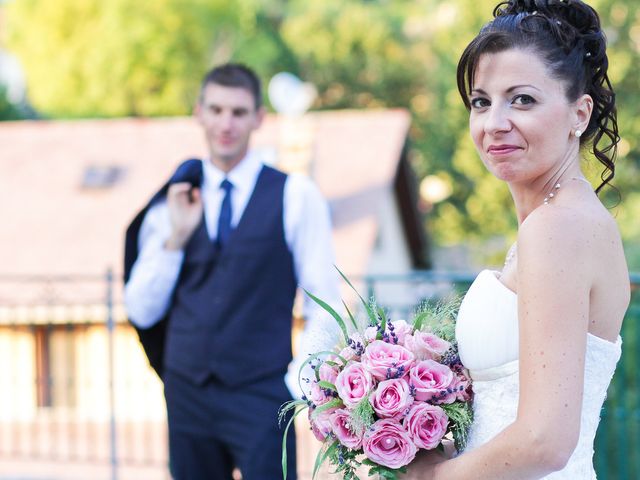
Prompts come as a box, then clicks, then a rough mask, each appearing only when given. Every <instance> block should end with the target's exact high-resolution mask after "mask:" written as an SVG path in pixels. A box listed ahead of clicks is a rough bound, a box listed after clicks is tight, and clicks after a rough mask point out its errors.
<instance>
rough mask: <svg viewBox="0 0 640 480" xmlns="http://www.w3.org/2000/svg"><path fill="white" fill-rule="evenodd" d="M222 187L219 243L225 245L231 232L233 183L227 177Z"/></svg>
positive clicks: (221, 245)
mask: <svg viewBox="0 0 640 480" xmlns="http://www.w3.org/2000/svg"><path fill="white" fill-rule="evenodd" d="M220 188H221V189H223V190H224V198H223V199H222V205H220V216H219V217H218V239H217V243H218V245H219V246H220V247H224V244H225V243H226V242H227V239H228V238H229V235H230V234H231V189H232V188H233V184H232V183H231V182H230V181H229V180H227V179H226V178H225V179H224V180H223V181H222V183H221V184H220Z"/></svg>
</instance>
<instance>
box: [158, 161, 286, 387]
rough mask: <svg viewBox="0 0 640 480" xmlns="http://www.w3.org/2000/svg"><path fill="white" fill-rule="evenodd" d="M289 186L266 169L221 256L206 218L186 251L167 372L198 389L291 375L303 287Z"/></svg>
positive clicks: (173, 308)
mask: <svg viewBox="0 0 640 480" xmlns="http://www.w3.org/2000/svg"><path fill="white" fill-rule="evenodd" d="M286 178H287V177H286V175H285V174H284V173H282V172H279V171H277V170H274V169H273V168H270V167H266V166H265V167H263V169H262V171H261V172H260V174H259V176H258V181H257V183H256V187H255V189H254V191H253V194H252V196H251V198H250V200H249V203H248V204H247V207H246V209H245V211H244V213H243V215H242V218H241V220H240V223H239V224H238V226H237V227H236V229H235V230H234V231H233V232H232V233H231V235H230V237H229V239H228V241H227V243H226V245H225V247H224V248H222V249H221V250H220V249H218V248H217V247H216V244H215V242H213V241H212V240H211V239H210V238H209V235H208V233H207V230H206V226H205V222H204V217H203V219H202V221H201V223H200V225H199V227H198V228H197V229H196V231H195V232H194V234H193V236H192V238H191V239H190V241H189V243H188V244H187V246H186V249H185V260H184V264H183V267H182V271H181V273H180V278H179V281H178V284H177V286H176V290H175V292H174V296H173V302H172V306H171V309H170V311H169V318H168V325H167V336H166V344H165V352H164V368H166V369H170V370H172V371H175V372H176V373H179V374H181V375H183V376H186V377H188V378H189V379H191V381H193V382H194V383H202V382H204V381H206V380H207V379H208V378H209V377H214V378H215V379H217V380H219V381H221V382H222V383H224V384H227V385H229V386H238V385H241V384H245V383H248V382H251V381H252V380H255V379H259V378H263V377H266V376H269V375H274V374H277V373H281V374H282V375H284V373H285V372H286V369H287V365H288V364H289V362H290V361H291V320H292V308H293V300H294V297H295V292H296V284H297V281H296V276H295V270H294V263H293V256H292V254H291V252H290V251H289V248H288V246H287V243H286V240H285V234H284V224H283V198H284V185H285V181H286Z"/></svg>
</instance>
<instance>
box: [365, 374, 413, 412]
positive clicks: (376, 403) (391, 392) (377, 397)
mask: <svg viewBox="0 0 640 480" xmlns="http://www.w3.org/2000/svg"><path fill="white" fill-rule="evenodd" d="M369 402H370V403H371V406H372V407H373V410H374V411H375V412H376V413H377V414H378V416H379V417H381V418H394V419H396V420H400V419H401V418H402V417H403V416H404V415H406V413H407V410H408V408H409V407H410V406H411V404H412V403H413V397H412V396H411V389H410V388H409V383H408V382H407V381H406V380H405V379H404V378H394V379H391V380H384V381H382V382H380V383H379V384H378V387H377V388H376V389H375V391H374V392H373V394H372V395H371V396H370V397H369Z"/></svg>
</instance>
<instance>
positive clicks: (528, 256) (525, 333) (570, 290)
mask: <svg viewBox="0 0 640 480" xmlns="http://www.w3.org/2000/svg"><path fill="white" fill-rule="evenodd" d="M588 227H589V225H588V222H587V221H586V220H585V219H584V217H582V216H581V215H579V214H576V213H574V212H571V211H569V210H567V209H564V208H562V207H557V206H549V207H545V208H540V209H538V210H536V211H535V212H533V213H532V214H531V215H530V216H529V218H527V220H526V221H525V222H524V223H523V225H522V226H521V228H520V233H519V236H518V282H517V285H518V312H519V329H520V400H519V404H518V415H517V419H516V421H515V422H514V423H512V424H511V425H510V426H509V427H507V428H506V429H505V430H503V431H502V432H501V433H500V434H499V435H497V436H496V437H495V438H494V439H493V440H491V441H490V442H488V443H487V444H485V445H483V446H482V447H480V448H478V449H476V450H473V451H471V452H469V453H464V454H463V455H460V456H459V457H457V458H455V459H453V460H448V461H445V462H442V463H439V464H436V465H428V466H425V468H424V469H421V470H422V475H421V476H418V478H423V479H434V480H441V479H446V480H458V479H479V478H481V479H505V480H506V479H514V480H524V479H538V478H541V477H543V476H545V475H547V474H549V473H551V472H553V471H556V470H560V469H562V468H563V467H564V465H565V464H566V462H567V461H568V459H569V457H570V456H571V454H572V453H573V450H574V449H575V447H576V444H577V441H578V437H579V433H580V416H581V409H582V393H583V382H584V361H585V350H586V335H587V329H588V316H589V292H590V288H591V285H592V279H593V277H594V274H595V272H593V267H592V265H593V262H592V261H591V260H590V256H589V252H588V250H589V249H588V239H589V238H590V235H591V232H590V229H589V228H588ZM499 408H500V405H496V409H499ZM415 473H417V472H416V471H414V474H415Z"/></svg>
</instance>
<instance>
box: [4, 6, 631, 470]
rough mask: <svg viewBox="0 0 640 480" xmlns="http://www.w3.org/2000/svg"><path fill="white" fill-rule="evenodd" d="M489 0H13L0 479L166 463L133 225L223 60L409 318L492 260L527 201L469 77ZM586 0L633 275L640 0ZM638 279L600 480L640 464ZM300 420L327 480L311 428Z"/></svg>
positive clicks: (345, 240) (350, 267) (285, 154)
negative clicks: (128, 235) (601, 54)
mask: <svg viewBox="0 0 640 480" xmlns="http://www.w3.org/2000/svg"><path fill="white" fill-rule="evenodd" d="M494 3H495V2H494V1H493V0H492V1H487V0H473V1H472V0H447V1H446V2H445V1H438V0H412V1H409V0H406V1H405V0H322V1H317V2H309V1H305V0H236V1H232V2H230V1H227V0H153V1H151V0H137V1H134V0H108V1H104V0H102V1H100V0H0V120H2V121H3V122H1V123H0V205H2V207H0V212H1V217H0V222H1V225H2V228H1V229H0V265H1V267H0V361H1V362H2V365H3V366H4V368H2V370H1V371H0V479H1V480H9V479H12V480H15V479H18V478H20V479H34V480H35V479H49V480H54V479H55V480H67V479H89V478H90V479H94V478H95V479H103V478H104V479H107V478H112V479H116V478H120V479H125V478H135V479H143V480H144V479H149V480H154V479H167V478H169V476H168V473H167V468H166V463H167V459H166V432H165V427H164V421H165V418H164V415H165V414H164V400H163V397H162V386H161V384H160V382H159V381H158V380H157V378H156V377H155V376H154V374H153V372H152V371H151V370H150V369H149V368H148V367H147V364H146V360H145V358H144V356H143V354H142V351H141V349H140V347H139V345H138V343H137V339H136V336H135V332H134V331H133V330H132V329H131V328H130V327H129V326H128V324H127V322H126V317H125V314H124V311H123V308H122V282H121V275H122V267H121V256H122V246H123V245H122V244H123V237H124V229H125V228H126V225H127V224H128V222H129V221H130V220H131V219H132V218H133V215H134V214H135V213H136V211H137V210H138V209H139V208H141V207H142V206H143V205H144V202H145V201H146V199H148V197H149V196H150V195H151V194H152V193H153V192H154V191H155V189H156V188H157V187H158V186H159V185H160V184H161V183H162V182H163V181H164V180H165V179H166V178H167V177H168V175H169V174H170V173H171V172H172V171H173V169H174V168H175V165H176V164H177V163H178V162H179V161H181V160H183V159H185V158H188V157H191V156H202V155H205V154H206V151H205V145H204V141H203V139H202V138H201V132H200V130H199V128H198V126H197V125H196V124H195V123H194V121H193V119H192V118H191V117H190V114H191V111H192V108H193V105H194V102H195V100H196V95H197V92H198V88H199V83H200V80H201V77H202V75H203V74H204V73H205V72H206V71H207V70H208V69H209V67H211V66H213V65H215V64H219V63H222V62H226V61H229V60H232V61H235V62H243V63H246V64H247V65H250V66H251V67H252V68H254V69H255V70H256V71H257V72H258V73H259V75H260V77H261V79H262V81H263V87H264V89H265V92H266V91H268V93H269V95H268V96H267V106H268V109H269V111H270V114H269V116H268V118H267V121H266V122H265V125H264V126H263V127H262V128H261V129H260V130H259V131H258V132H257V133H256V135H255V136H254V137H255V138H254V140H255V141H254V144H253V147H254V148H256V149H260V150H262V151H263V153H264V154H265V156H266V157H267V158H269V159H271V161H272V163H273V164H275V165H277V166H278V167H279V168H282V169H285V170H288V171H296V172H302V173H305V174H307V175H309V176H311V177H312V178H313V179H314V181H315V182H316V183H317V184H318V185H319V186H320V188H321V190H322V192H323V193H324V195H325V196H326V197H327V199H328V200H329V203H330V207H331V211H332V217H333V224H334V240H335V243H336V250H337V261H338V266H339V267H340V268H341V269H342V270H343V271H344V272H345V273H347V275H349V276H350V277H351V278H353V279H355V280H357V283H358V286H359V288H360V289H361V290H362V291H363V292H366V293H367V294H375V295H376V296H377V297H378V298H379V299H380V301H381V303H383V304H385V305H386V306H387V307H388V308H389V309H390V311H391V313H392V315H395V316H396V317H400V316H407V315H410V312H411V309H412V307H413V306H415V305H416V304H417V303H419V302H420V301H421V300H423V299H426V298H431V297H434V296H438V295H441V294H442V293H444V292H448V291H450V290H451V289H456V290H457V291H460V292H463V291H464V289H465V288H466V287H467V286H468V284H469V282H470V281H471V280H472V279H473V278H474V275H475V273H477V271H478V270H479V269H481V268H484V267H486V266H496V267H499V266H500V265H501V263H502V261H503V259H504V255H505V252H506V250H507V249H508V247H509V245H510V244H511V243H512V242H513V240H514V239H515V233H516V218H515V215H514V212H513V209H512V204H511V198H510V195H509V192H508V190H507V188H506V186H505V185H504V184H502V183H501V182H498V181H497V180H495V179H494V178H493V177H492V176H491V175H489V174H488V173H487V172H486V171H485V169H484V167H483V165H482V163H481V162H480V161H479V159H478V158H477V155H476V152H475V150H474V148H473V145H472V143H471V141H470V138H469V135H468V129H467V118H468V116H467V112H466V110H465V109H464V106H463V105H462V102H461V101H460V99H459V96H458V93H457V89H456V86H455V67H456V64H457V60H458V57H459V55H460V53H461V52H462V50H463V48H464V46H465V45H466V44H467V42H468V41H469V40H470V39H471V38H472V37H473V36H474V35H475V34H476V33H477V31H478V29H479V28H480V26H481V25H482V23H484V22H485V21H486V20H487V19H488V18H489V15H490V12H491V10H492V8H493V6H494ZM588 3H590V4H591V5H593V6H594V7H595V8H596V9H597V10H598V12H599V13H600V14H601V16H602V21H603V23H604V25H605V26H606V32H607V36H608V40H609V58H610V77H611V80H612V82H613V84H614V86H615V88H616V92H617V99H618V106H619V124H620V131H621V135H622V141H621V142H620V145H619V159H618V166H617V169H616V177H615V180H614V182H613V183H614V186H615V188H614V189H612V188H608V189H605V190H604V192H603V193H602V194H601V197H602V198H603V201H604V202H605V204H606V205H607V206H609V207H610V208H611V212H612V214H613V215H614V216H615V217H616V219H617V221H618V224H619V226H620V229H621V231H622V235H623V239H624V243H625V249H626V253H627V259H628V261H629V266H630V269H631V270H632V271H633V272H640V222H638V220H637V217H636V215H637V214H638V212H640V182H639V180H640V118H639V116H638V112H640V95H639V93H640V75H638V65H639V64H640V62H639V60H640V5H638V3H637V2H636V1H635V0H615V1H614V0H592V1H590V2H588ZM282 72H289V73H290V74H291V75H286V76H285V77H283V76H282V75H279V76H278V75H277V74H281V73H282ZM283 78H284V80H283ZM276 79H279V80H276ZM270 85H272V86H273V88H268V87H269V86H270ZM278 92H279V93H278ZM585 159H586V160H585V168H584V170H585V172H586V174H587V177H588V178H589V179H590V180H591V181H592V183H593V184H594V186H595V185H597V184H598V178H599V174H600V173H599V169H598V167H597V166H596V164H595V162H590V161H589V159H590V155H589V153H588V152H585ZM597 165H599V164H597ZM631 280H632V285H633V287H634V289H633V290H634V302H633V305H632V307H631V309H630V310H629V319H628V320H627V321H626V322H625V327H624V328H625V331H624V333H623V338H624V342H625V348H624V355H623V360H622V362H621V365H620V368H619V371H618V373H617V375H616V377H615V379H614V383H613V384H612V386H611V389H610V391H609V399H608V401H607V405H606V408H605V410H604V412H603V422H602V424H601V428H600V431H599V434H598V440H597V441H598V445H597V446H596V464H597V470H598V476H599V478H604V479H606V478H612V479H627V478H629V479H632V478H640V454H639V453H638V452H640V444H639V443H640V399H639V390H638V388H639V385H638V383H639V377H640V375H639V374H638V371H637V370H635V368H636V366H637V364H638V363H639V359H638V356H639V355H640V353H639V352H640V328H638V323H637V321H635V320H637V319H638V318H639V316H640V313H639V311H638V307H639V306H640V301H639V300H638V299H637V285H638V281H640V278H639V277H638V275H636V274H632V278H631ZM296 322H297V323H296V325H298V327H297V328H299V324H300V319H299V318H297V319H296ZM298 430H299V432H300V433H299V443H300V450H301V454H300V457H301V461H300V467H299V468H300V475H301V478H310V477H308V474H309V473H310V471H311V468H312V465H313V459H314V457H315V451H316V450H317V447H318V444H317V442H315V440H313V439H312V438H311V437H310V436H309V435H308V427H307V426H306V425H305V422H304V421H302V422H300V424H299V429H298ZM305 475H306V476H307V477H305Z"/></svg>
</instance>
